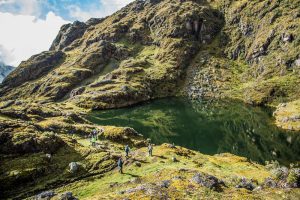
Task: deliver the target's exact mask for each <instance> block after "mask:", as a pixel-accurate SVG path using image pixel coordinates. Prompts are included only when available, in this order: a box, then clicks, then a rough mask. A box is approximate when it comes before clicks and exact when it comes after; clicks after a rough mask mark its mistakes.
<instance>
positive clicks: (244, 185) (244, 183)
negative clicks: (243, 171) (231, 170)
mask: <svg viewBox="0 0 300 200" xmlns="http://www.w3.org/2000/svg"><path fill="white" fill-rule="evenodd" d="M235 187H236V188H245V189H247V190H254V188H255V186H254V185H253V183H252V181H250V180H247V179H246V178H242V179H241V180H240V182H239V183H238V184H237V185H236V186H235Z"/></svg>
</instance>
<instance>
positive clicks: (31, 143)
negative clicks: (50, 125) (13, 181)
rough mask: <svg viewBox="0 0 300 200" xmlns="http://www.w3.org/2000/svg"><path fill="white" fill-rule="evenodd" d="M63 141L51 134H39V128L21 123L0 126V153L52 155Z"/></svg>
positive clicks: (6, 123)
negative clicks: (43, 153) (41, 153)
mask: <svg viewBox="0 0 300 200" xmlns="http://www.w3.org/2000/svg"><path fill="white" fill-rule="evenodd" d="M63 144H64V143H63V141H62V140H61V139H60V138H59V137H57V136H56V135H55V134H53V133H45V134H41V132H40V130H39V127H37V126H35V125H25V124H24V123H22V122H19V123H18V122H9V121H7V122H2V121H1V126H0V153H1V154H26V153H37V152H45V153H53V152H56V151H57V150H58V149H59V148H60V147H61V146H62V145H63Z"/></svg>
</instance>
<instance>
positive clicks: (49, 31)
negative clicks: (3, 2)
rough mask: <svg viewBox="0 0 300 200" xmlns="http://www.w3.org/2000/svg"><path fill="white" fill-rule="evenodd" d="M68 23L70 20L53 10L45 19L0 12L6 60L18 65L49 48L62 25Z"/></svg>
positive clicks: (1, 38) (0, 38)
mask: <svg viewBox="0 0 300 200" xmlns="http://www.w3.org/2000/svg"><path fill="white" fill-rule="evenodd" d="M66 23H69V22H68V21H65V20H63V19H62V18H61V17H59V16H56V15H55V14H54V13H53V12H49V13H48V14H47V16H46V18H45V19H44V20H43V19H37V18H36V17H34V16H29V15H13V14H10V13H1V12H0V28H1V31H0V45H1V46H2V48H1V49H0V51H1V52H2V53H1V54H2V55H6V56H2V57H3V59H4V62H6V64H10V65H13V66H17V65H19V63H20V62H21V61H23V60H26V59H28V58H29V57H30V56H32V55H34V54H37V53H40V52H42V51H45V50H48V49H49V47H50V45H51V43H52V41H53V40H54V38H55V37H56V35H57V33H58V31H59V29H60V27H61V26H62V25H63V24H66ZM3 49H5V51H4V50H3ZM7 54H11V55H9V56H7Z"/></svg>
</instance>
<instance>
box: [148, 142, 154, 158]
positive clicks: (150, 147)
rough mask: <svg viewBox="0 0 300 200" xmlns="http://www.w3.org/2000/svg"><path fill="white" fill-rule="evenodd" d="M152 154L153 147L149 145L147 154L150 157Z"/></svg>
mask: <svg viewBox="0 0 300 200" xmlns="http://www.w3.org/2000/svg"><path fill="white" fill-rule="evenodd" d="M152 153H153V146H152V144H149V146H148V154H149V156H150V157H152Z"/></svg>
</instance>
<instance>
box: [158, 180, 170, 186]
mask: <svg viewBox="0 0 300 200" xmlns="http://www.w3.org/2000/svg"><path fill="white" fill-rule="evenodd" d="M170 185H171V181H170V180H165V181H162V182H161V184H160V187H164V188H168V187H169V186H170Z"/></svg>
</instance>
